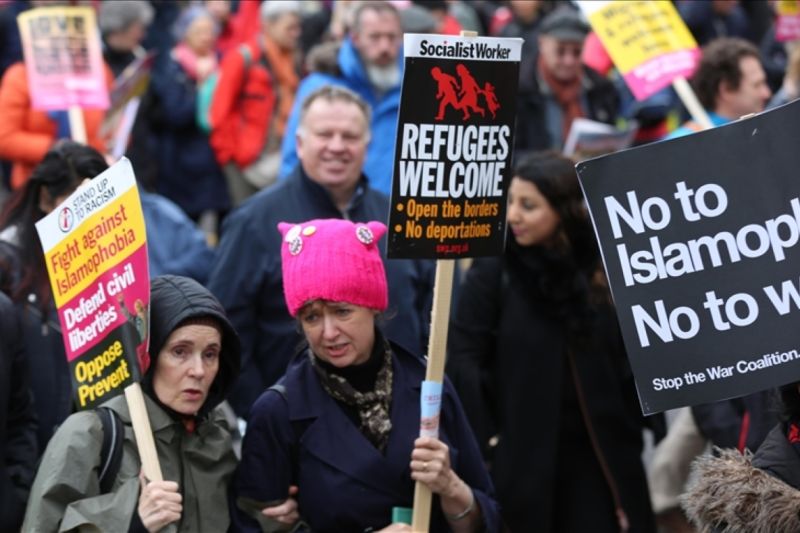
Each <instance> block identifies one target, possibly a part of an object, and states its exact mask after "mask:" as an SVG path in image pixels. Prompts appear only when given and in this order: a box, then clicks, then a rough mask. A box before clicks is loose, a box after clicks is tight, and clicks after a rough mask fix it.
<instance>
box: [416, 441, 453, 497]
mask: <svg viewBox="0 0 800 533" xmlns="http://www.w3.org/2000/svg"><path fill="white" fill-rule="evenodd" d="M411 479H413V480H415V481H419V482H421V483H424V484H425V485H427V486H428V488H429V489H431V492H433V493H434V494H439V495H440V496H443V497H445V498H447V497H452V496H453V495H454V494H455V492H456V491H457V490H458V488H459V486H460V485H462V484H463V483H462V481H461V479H459V477H458V476H457V475H456V473H455V472H453V471H452V470H451V469H450V449H449V448H448V447H447V444H445V443H444V442H442V441H440V440H439V439H434V438H432V437H420V438H418V439H417V440H415V441H414V450H413V451H412V452H411Z"/></svg>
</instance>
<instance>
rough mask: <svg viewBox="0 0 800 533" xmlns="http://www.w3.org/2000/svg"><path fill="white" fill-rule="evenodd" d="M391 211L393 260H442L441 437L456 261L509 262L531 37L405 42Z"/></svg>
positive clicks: (422, 506)
mask: <svg viewBox="0 0 800 533" xmlns="http://www.w3.org/2000/svg"><path fill="white" fill-rule="evenodd" d="M403 46H404V51H405V52H404V53H405V72H404V74H403V86H402V94H401V96H400V111H399V116H398V128H397V143H396V145H395V162H394V179H393V181H392V199H391V210H390V213H389V239H388V241H389V246H388V251H387V256H388V257H390V258H400V257H405V258H436V259H439V260H438V261H437V262H436V280H435V283H434V290H433V308H432V310H431V334H430V344H429V346H428V361H427V370H426V374H425V382H423V392H422V395H421V399H420V401H421V411H422V419H421V420H420V434H421V435H428V436H435V435H437V434H438V430H439V428H438V421H439V409H440V407H441V405H440V403H439V402H440V400H441V392H440V387H441V383H442V380H443V379H444V363H445V348H446V345H447V325H448V319H449V316H450V294H451V291H452V286H453V272H454V267H455V265H454V262H453V259H455V258H459V257H475V256H484V255H499V254H501V253H502V252H503V245H504V243H505V227H506V223H505V213H506V194H507V191H508V182H509V181H510V180H511V155H512V154H511V150H512V148H513V145H514V144H513V134H514V119H515V114H516V98H517V94H516V93H517V80H518V77H519V61H520V54H521V49H522V39H494V38H484V37H477V36H476V35H474V34H472V35H467V34H462V35H461V36H459V37H454V36H449V35H448V36H446V35H430V34H425V35H417V34H406V35H405V36H404V42H403ZM431 502H432V495H431V492H430V489H429V488H428V487H427V486H426V485H424V484H422V483H419V482H417V483H416V486H415V489H414V509H413V517H412V524H411V529H412V531H414V532H415V533H421V532H427V531H428V527H429V525H430V514H431Z"/></svg>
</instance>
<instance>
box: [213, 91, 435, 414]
mask: <svg viewBox="0 0 800 533" xmlns="http://www.w3.org/2000/svg"><path fill="white" fill-rule="evenodd" d="M299 118H300V120H299V128H298V130H297V137H296V142H297V144H296V149H297V154H298V156H299V159H300V165H299V166H298V167H297V168H296V169H295V171H294V172H293V173H292V174H291V175H290V176H289V177H288V178H287V179H285V180H284V181H282V182H280V183H278V184H277V185H275V186H273V187H271V188H269V189H264V190H262V191H260V192H258V193H256V194H255V195H254V196H252V197H251V198H250V199H248V200H247V201H246V202H245V203H244V204H242V206H241V207H240V208H239V209H237V210H236V211H235V212H234V213H232V214H231V215H229V216H228V218H227V219H226V220H225V223H224V224H223V227H222V239H221V241H220V244H219V247H218V248H217V258H216V261H215V263H214V266H213V267H212V270H211V276H210V279H209V285H208V286H209V288H210V289H211V291H212V292H213V293H214V294H215V295H216V296H217V298H219V300H220V302H222V305H223V306H225V309H226V311H227V313H228V316H229V317H230V319H231V321H232V322H233V324H234V326H235V327H236V329H237V331H238V332H239V335H240V337H241V339H242V372H241V374H240V377H239V381H238V383H237V384H236V387H235V388H234V391H233V393H232V395H231V397H230V398H229V400H230V401H231V404H232V405H233V408H234V410H235V411H236V412H237V414H238V415H239V416H245V415H247V413H248V411H249V409H250V406H251V405H252V403H253V402H254V401H255V400H256V398H258V396H259V395H260V394H261V393H262V392H263V391H264V390H265V389H266V388H267V387H269V386H270V385H272V384H273V383H275V381H277V380H278V378H280V376H281V375H283V373H284V372H285V370H286V365H287V363H288V361H289V359H290V358H291V356H292V355H293V353H294V351H295V350H296V348H297V346H298V344H299V342H300V340H301V337H300V334H299V333H298V326H297V324H296V322H295V321H294V319H292V317H291V316H290V315H289V312H288V310H287V309H286V303H285V301H284V298H283V285H282V284H283V281H282V276H281V253H280V244H281V237H280V234H279V233H278V230H277V224H278V222H289V223H292V222H294V223H299V222H304V221H306V220H311V219H315V218H347V219H350V220H353V221H360V222H367V221H370V220H379V221H386V220H387V219H388V215H389V198H388V197H386V196H385V195H384V194H382V193H380V192H378V191H376V190H374V189H373V188H372V186H371V183H370V182H369V181H368V180H367V179H366V177H365V176H364V175H363V174H362V166H363V164H364V158H365V156H366V153H367V144H368V143H369V141H370V131H369V123H370V111H369V106H368V105H367V104H366V102H364V101H363V100H362V99H361V98H360V97H359V96H358V95H357V94H355V93H353V92H352V91H350V90H348V89H345V88H343V87H340V86H333V85H326V86H322V87H320V88H318V89H317V90H316V91H314V92H312V93H311V94H310V95H308V97H307V98H306V99H305V100H304V101H303V103H302V105H301V107H300V117H299ZM381 250H385V237H384V239H383V243H382V244H381ZM384 259H385V255H384ZM385 266H386V275H387V278H388V282H389V309H388V312H387V313H386V316H385V320H386V322H385V323H384V325H383V330H384V332H385V334H386V336H387V337H388V338H389V339H391V340H393V341H395V342H397V343H399V344H401V345H403V346H404V347H407V348H408V349H409V350H411V351H412V352H414V353H420V354H421V353H423V350H425V348H426V347H427V327H428V323H429V319H430V316H429V315H430V300H431V291H432V287H433V272H434V264H433V262H430V261H412V260H406V259H403V260H391V261H385Z"/></svg>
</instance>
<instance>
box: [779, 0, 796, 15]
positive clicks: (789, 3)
mask: <svg viewBox="0 0 800 533" xmlns="http://www.w3.org/2000/svg"><path fill="white" fill-rule="evenodd" d="M776 11H777V12H778V15H782V16H789V17H791V16H796V15H800V2H798V1H797V0H778V5H777V6H776Z"/></svg>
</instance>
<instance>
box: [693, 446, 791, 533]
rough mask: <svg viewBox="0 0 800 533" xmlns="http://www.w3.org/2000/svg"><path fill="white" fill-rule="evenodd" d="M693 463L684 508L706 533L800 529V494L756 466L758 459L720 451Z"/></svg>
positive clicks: (771, 532) (774, 532) (777, 532)
mask: <svg viewBox="0 0 800 533" xmlns="http://www.w3.org/2000/svg"><path fill="white" fill-rule="evenodd" d="M715 453H716V454H717V455H718V456H714V455H703V456H701V457H699V458H698V459H696V460H695V462H694V463H693V464H692V472H691V475H690V477H689V482H688V484H687V486H686V492H685V493H684V494H683V495H682V496H681V505H682V506H683V509H684V511H686V515H687V517H688V518H689V520H690V521H691V522H692V524H694V525H695V527H697V529H698V531H699V532H700V533H712V532H714V533H740V532H741V533H744V532H747V533H790V532H798V531H800V491H797V490H795V489H794V488H793V487H791V486H789V485H787V484H786V483H784V482H783V481H781V480H779V479H777V478H775V477H773V476H771V475H770V474H768V473H767V472H765V471H763V470H759V469H758V468H755V467H754V466H753V465H752V460H753V456H752V454H751V453H749V452H746V454H745V455H741V454H740V453H739V452H738V451H736V450H720V449H719V448H716V449H715Z"/></svg>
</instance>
